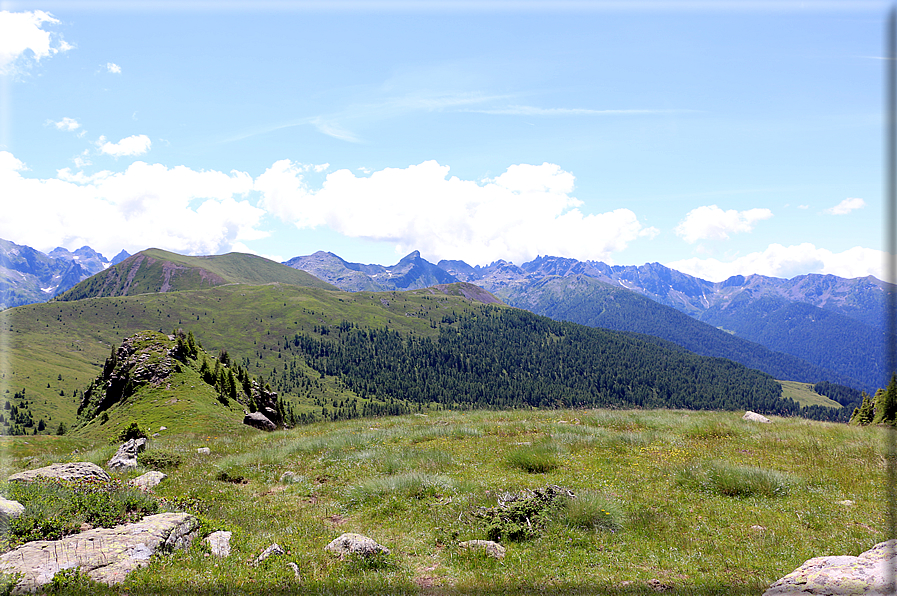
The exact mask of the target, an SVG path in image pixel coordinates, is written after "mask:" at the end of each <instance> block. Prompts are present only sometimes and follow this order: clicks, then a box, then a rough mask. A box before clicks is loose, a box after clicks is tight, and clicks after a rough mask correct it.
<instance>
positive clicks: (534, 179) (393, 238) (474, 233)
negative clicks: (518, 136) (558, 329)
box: [255, 160, 656, 264]
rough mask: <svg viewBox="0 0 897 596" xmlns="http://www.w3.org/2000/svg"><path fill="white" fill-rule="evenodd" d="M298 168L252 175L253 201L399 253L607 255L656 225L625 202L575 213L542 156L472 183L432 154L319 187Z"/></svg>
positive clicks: (566, 178)
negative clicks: (432, 158)
mask: <svg viewBox="0 0 897 596" xmlns="http://www.w3.org/2000/svg"><path fill="white" fill-rule="evenodd" d="M305 169H307V166H303V165H301V164H296V163H293V162H291V161H289V160H281V161H278V162H276V163H275V164H274V165H272V166H271V167H270V168H269V169H268V170H267V171H265V172H264V173H263V174H262V175H261V176H259V177H258V178H257V179H256V181H255V189H256V190H258V191H259V192H260V193H261V199H260V202H259V205H260V206H262V207H264V208H265V209H267V210H268V211H269V212H270V213H272V214H273V215H275V216H277V217H279V218H280V219H282V220H283V221H286V222H290V223H294V224H295V225H296V226H297V227H299V228H313V227H317V226H328V227H330V228H331V229H333V230H334V231H336V232H338V233H340V234H344V235H346V236H351V237H354V238H365V239H369V240H377V241H389V242H393V243H395V245H396V250H397V251H398V252H399V253H405V252H410V251H411V250H414V249H419V250H420V251H421V252H422V253H424V254H425V255H426V256H428V257H429V258H432V259H438V258H454V259H463V260H465V261H467V262H468V263H471V264H485V263H489V262H491V261H493V260H496V259H508V260H511V261H515V262H523V261H526V260H530V259H532V258H534V257H536V256H537V255H539V254H543V255H544V254H552V255H576V256H577V257H579V258H583V259H600V260H605V261H612V259H611V255H612V254H613V253H615V252H617V251H620V250H623V249H624V248H626V246H627V245H628V244H629V243H630V242H632V241H633V240H635V239H636V238H638V237H639V236H645V235H647V236H650V235H652V234H655V233H656V230H655V229H654V228H644V227H643V226H642V225H641V223H639V221H638V218H637V217H636V215H635V214H634V213H633V212H632V211H630V210H629V209H616V210H613V211H609V212H607V213H599V214H585V213H583V212H582V211H580V209H579V207H580V206H581V205H582V201H580V200H578V199H576V198H575V197H573V196H572V195H571V193H572V192H573V188H574V177H573V175H572V174H570V173H569V172H565V171H564V170H562V169H561V168H560V167H559V166H557V165H554V164H549V163H543V164H542V165H538V166H537V165H526V164H521V165H513V166H510V167H509V168H508V169H507V171H505V172H504V173H503V174H501V175H500V176H497V177H496V178H492V179H487V180H482V181H479V182H477V181H473V180H461V179H460V178H458V177H455V176H449V167H448V166H443V165H440V164H438V163H437V162H435V161H426V162H423V163H421V164H418V165H412V166H409V167H407V168H386V169H383V170H379V171H375V172H373V173H371V174H370V175H369V176H361V177H357V176H356V175H355V174H354V173H353V172H351V171H349V170H338V171H336V172H331V173H330V174H328V175H327V177H326V180H325V181H324V183H323V185H322V186H321V188H320V189H312V188H311V187H310V186H309V184H308V183H307V181H306V179H305V176H304V171H305Z"/></svg>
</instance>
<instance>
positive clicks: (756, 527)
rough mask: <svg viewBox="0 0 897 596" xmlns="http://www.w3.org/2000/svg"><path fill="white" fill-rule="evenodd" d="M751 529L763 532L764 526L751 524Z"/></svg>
mask: <svg viewBox="0 0 897 596" xmlns="http://www.w3.org/2000/svg"><path fill="white" fill-rule="evenodd" d="M751 529H752V530H753V531H755V532H765V531H766V528H764V527H763V526H751Z"/></svg>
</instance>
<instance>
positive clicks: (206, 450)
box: [196, 447, 212, 455]
mask: <svg viewBox="0 0 897 596" xmlns="http://www.w3.org/2000/svg"><path fill="white" fill-rule="evenodd" d="M196 452H197V453H198V454H200V455H210V454H211V453H212V450H211V449H209V448H208V447H200V448H199V449H197V450H196Z"/></svg>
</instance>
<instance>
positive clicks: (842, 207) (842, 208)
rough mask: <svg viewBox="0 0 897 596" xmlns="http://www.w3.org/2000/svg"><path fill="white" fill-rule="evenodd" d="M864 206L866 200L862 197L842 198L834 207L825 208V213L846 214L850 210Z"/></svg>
mask: <svg viewBox="0 0 897 596" xmlns="http://www.w3.org/2000/svg"><path fill="white" fill-rule="evenodd" d="M865 206H866V201H864V200H863V199H844V200H843V201H841V202H840V203H838V204H837V205H835V206H834V207H829V208H828V209H826V210H825V213H828V214H829V215H847V214H848V213H850V212H851V211H855V210H856V209H862V208H863V207H865Z"/></svg>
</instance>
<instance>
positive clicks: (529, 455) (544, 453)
mask: <svg viewBox="0 0 897 596" xmlns="http://www.w3.org/2000/svg"><path fill="white" fill-rule="evenodd" d="M559 454H560V448H559V447H558V445H557V444H555V443H550V442H546V443H539V444H537V445H527V446H525V447H521V448H520V449H515V450H514V451H512V452H510V453H509V454H508V455H507V457H506V461H507V462H508V464H510V465H511V466H513V467H515V468H520V469H521V470H523V471H524V472H529V473H531V474H542V473H545V472H550V471H551V470H554V469H555V468H557V467H558V466H559V465H561V464H560V460H559V457H558V456H559Z"/></svg>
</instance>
